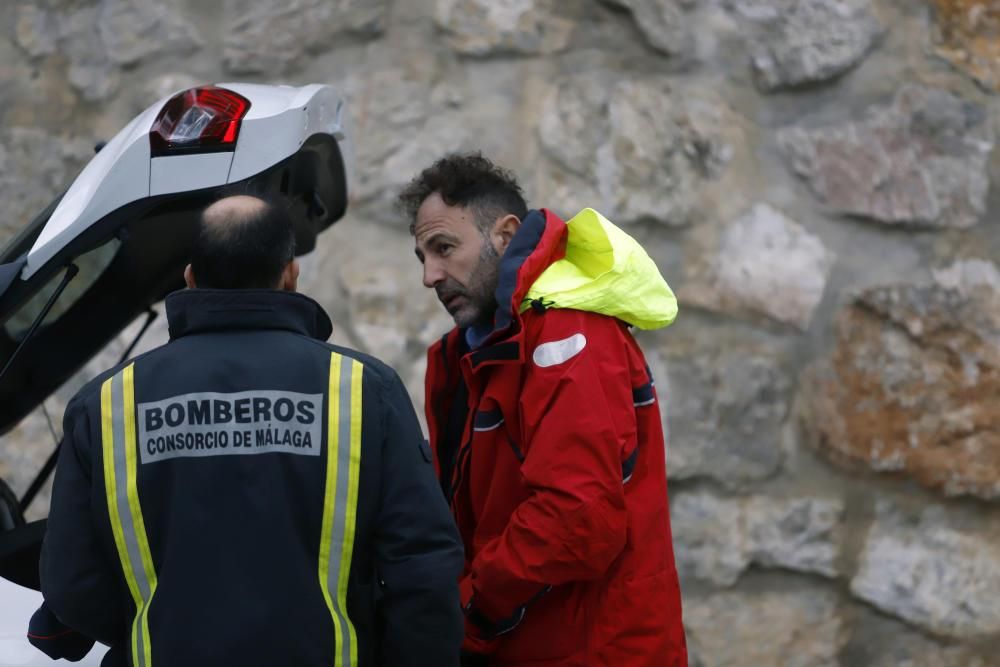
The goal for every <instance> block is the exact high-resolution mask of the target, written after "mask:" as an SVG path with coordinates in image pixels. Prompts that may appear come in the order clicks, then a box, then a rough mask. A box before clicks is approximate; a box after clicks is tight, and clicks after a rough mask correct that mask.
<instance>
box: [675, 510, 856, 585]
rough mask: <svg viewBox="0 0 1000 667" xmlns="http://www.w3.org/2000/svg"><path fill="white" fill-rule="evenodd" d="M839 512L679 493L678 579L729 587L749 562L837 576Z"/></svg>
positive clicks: (839, 529) (676, 513)
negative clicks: (690, 578)
mask: <svg viewBox="0 0 1000 667" xmlns="http://www.w3.org/2000/svg"><path fill="white" fill-rule="evenodd" d="M843 512H844V504H843V502H841V501H839V500H830V499H826V498H811V497H798V498H769V497H765V496H755V497H749V498H727V497H723V496H718V495H715V494H712V493H707V492H692V493H682V494H679V495H677V496H676V497H675V498H674V499H673V500H672V502H671V505H670V513H671V517H672V526H673V531H674V549H675V554H676V556H677V567H678V571H679V573H680V576H681V579H682V581H683V580H685V579H686V578H687V577H689V576H693V577H694V578H696V579H701V580H704V581H708V582H710V583H713V584H715V585H718V586H731V585H732V584H734V583H736V580H737V579H738V578H739V576H740V574H742V573H743V571H744V570H745V569H746V568H747V567H749V566H750V564H751V563H754V564H757V565H762V566H765V567H780V568H785V569H789V570H795V571H799V572H814V573H816V574H821V575H824V576H828V577H832V576H835V575H836V574H837V565H836V561H837V557H838V552H839V542H840V538H841V536H840V531H841V521H842V516H843Z"/></svg>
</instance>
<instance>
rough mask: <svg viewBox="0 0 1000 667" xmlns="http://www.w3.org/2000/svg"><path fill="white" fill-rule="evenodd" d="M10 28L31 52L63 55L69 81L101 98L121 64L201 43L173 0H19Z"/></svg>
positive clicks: (92, 97)
mask: <svg viewBox="0 0 1000 667" xmlns="http://www.w3.org/2000/svg"><path fill="white" fill-rule="evenodd" d="M14 31H15V39H16V41H17V44H18V45H19V46H20V47H21V48H22V49H24V51H25V52H26V53H27V54H28V55H29V56H31V57H33V58H41V57H44V56H49V55H52V54H56V53H58V54H62V55H64V56H65V57H66V58H67V59H68V61H69V67H68V70H67V78H68V80H69V82H70V84H72V86H73V87H74V88H75V89H77V90H78V91H79V92H80V94H81V95H82V96H83V97H84V98H85V99H87V100H103V99H107V98H108V97H110V96H111V95H112V94H113V93H115V92H116V91H117V90H118V86H119V84H120V81H121V68H122V67H123V66H124V67H129V66H134V65H137V64H139V63H140V62H141V61H143V60H146V59H149V58H150V57H151V56H154V55H157V54H163V53H167V52H186V51H187V52H193V51H196V50H197V49H199V48H200V47H201V37H200V36H199V34H198V32H197V30H196V29H195V27H194V26H193V25H192V24H191V23H190V22H188V21H186V20H185V19H183V18H182V17H181V16H180V15H179V13H178V8H177V6H176V3H175V2H152V1H150V0H99V1H98V2H94V3H90V4H89V5H88V4H83V3H71V2H56V1H53V0H50V1H49V2H45V3H40V4H22V5H20V6H19V7H18V11H17V16H16V19H15V25H14Z"/></svg>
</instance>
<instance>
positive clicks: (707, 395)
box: [660, 325, 791, 488]
mask: <svg viewBox="0 0 1000 667" xmlns="http://www.w3.org/2000/svg"><path fill="white" fill-rule="evenodd" d="M674 326H675V327H677V329H676V330H674V331H671V336H670V338H669V341H670V342H669V344H668V345H665V346H663V347H661V348H660V353H661V354H662V356H663V358H664V361H665V363H666V366H667V378H668V380H667V383H668V385H669V394H663V392H662V389H661V395H662V396H663V406H664V407H663V412H664V414H665V416H666V418H667V419H668V421H669V426H670V428H669V432H670V438H669V442H668V443H667V472H668V475H669V476H670V478H671V479H692V478H699V477H709V478H712V479H715V480H717V481H719V482H721V483H723V484H724V485H726V486H728V487H731V488H739V487H742V486H745V485H747V484H750V483H753V482H757V481H760V480H763V479H766V478H767V477H769V476H771V475H773V474H775V473H776V472H777V471H778V470H779V469H780V468H781V465H782V462H783V460H784V453H783V451H782V448H781V425H782V423H783V422H784V419H785V416H786V414H787V412H788V401H789V397H788V393H789V390H790V388H791V380H790V379H789V377H788V376H787V375H786V370H785V365H786V363H787V360H786V359H785V357H784V352H783V351H782V350H781V348H780V345H779V344H777V343H775V342H774V341H771V340H769V339H767V338H751V337H747V336H741V335H738V334H735V332H734V333H733V335H724V336H719V337H716V336H705V335H704V333H703V332H702V331H698V330H691V331H689V330H688V329H686V328H685V329H681V328H680V327H679V326H678V325H674Z"/></svg>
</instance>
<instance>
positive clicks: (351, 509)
mask: <svg viewBox="0 0 1000 667" xmlns="http://www.w3.org/2000/svg"><path fill="white" fill-rule="evenodd" d="M351 366H352V368H351V442H350V452H349V454H348V455H349V456H350V459H349V461H350V463H349V466H350V468H349V471H348V476H347V505H346V506H345V507H344V508H343V510H342V511H343V512H345V518H344V546H343V555H342V556H341V559H340V576H339V577H338V580H337V581H338V583H337V599H338V600H339V602H340V608H341V609H343V610H345V611H346V610H347V581H348V579H349V577H350V573H351V558H352V557H353V556H354V528H355V524H356V522H357V517H358V474H359V473H360V468H361V380H362V374H363V373H364V368H363V366H362V365H361V363H360V362H359V361H356V360H352V361H351ZM345 444H346V443H341V447H344V446H345ZM347 630H348V632H349V633H350V636H351V645H350V646H351V647H350V664H351V665H354V664H356V663H357V661H358V638H357V636H356V635H355V632H354V625H352V624H351V622H350V620H348V622H347Z"/></svg>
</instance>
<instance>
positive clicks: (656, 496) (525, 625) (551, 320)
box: [426, 209, 687, 667]
mask: <svg viewBox="0 0 1000 667" xmlns="http://www.w3.org/2000/svg"><path fill="white" fill-rule="evenodd" d="M584 213H586V214H588V217H587V218H586V220H585V221H584V222H581V223H580V224H579V228H580V229H581V230H584V229H585V224H584V223H586V225H588V226H589V227H587V228H588V229H589V233H591V234H590V238H588V237H587V235H585V234H583V232H581V234H579V235H578V237H579V238H578V239H577V240H579V241H580V243H577V244H576V245H574V243H573V240H574V238H573V235H571V234H569V233H568V230H569V229H573V228H574V227H573V225H574V221H576V220H577V218H581V216H583V215H584ZM584 213H581V215H580V216H577V218H574V219H573V220H571V221H570V225H571V227H569V228H568V227H567V224H566V223H564V222H563V221H561V220H559V219H558V218H557V217H556V216H555V215H553V214H552V213H550V212H548V211H545V210H542V211H540V212H538V211H533V212H531V213H529V215H528V216H526V217H525V219H524V221H522V224H521V228H520V229H519V230H518V233H517V234H516V235H515V237H514V239H513V240H512V242H511V244H510V247H509V248H508V250H507V251H506V252H505V254H504V256H503V258H502V260H501V275H500V283H499V287H498V290H497V296H498V302H499V303H500V304H501V306H500V308H499V310H498V311H497V317H496V323H495V329H494V331H493V333H492V334H490V336H489V337H488V338H487V339H486V341H485V343H484V344H482V345H481V346H480V347H478V348H477V349H474V350H471V351H470V350H469V347H468V345H467V344H466V336H465V330H457V329H456V330H452V331H451V332H450V333H449V334H447V335H446V336H445V337H444V338H443V339H442V340H441V341H439V342H438V343H436V344H435V345H433V346H432V347H431V348H430V350H429V352H428V368H427V377H426V390H427V394H426V396H427V401H426V406H427V421H428V427H429V434H430V440H431V443H432V449H433V451H434V456H435V464H436V466H437V470H438V474H439V478H440V479H441V482H442V488H443V489H444V491H445V493H446V495H447V496H448V500H449V502H450V504H451V507H452V511H453V512H454V515H455V519H456V521H457V523H458V527H459V531H460V533H461V535H462V538H463V541H464V543H465V548H466V549H465V555H466V564H465V571H464V574H463V576H462V579H461V586H460V588H461V593H462V605H463V609H464V610H465V613H466V640H465V649H466V650H471V651H475V652H482V653H488V654H490V656H491V657H490V665H493V666H497V665H499V666H503V667H515V666H518V667H519V666H525V667H527V666H529V665H530V666H531V667H556V666H558V667H577V666H579V667H597V666H605V665H606V666H609V667H611V666H613V667H618V666H628V667H686V666H687V650H686V647H685V639H684V630H683V626H682V623H681V600H680V591H679V587H678V582H677V572H676V569H675V565H674V556H673V548H672V542H671V533H670V517H669V511H668V501H667V486H666V484H667V482H666V479H667V478H666V469H665V464H664V442H663V432H662V427H661V421H660V412H659V404H658V399H657V395H656V390H655V388H654V385H653V379H652V377H650V372H649V369H648V367H647V365H646V363H645V360H644V357H643V354H642V351H641V350H640V349H639V346H638V345H637V343H636V341H635V339H634V338H633V337H632V334H631V333H630V331H629V327H628V325H627V324H626V322H625V321H623V320H622V319H618V317H612V316H611V315H609V314H604V312H605V311H606V312H616V313H617V314H619V315H621V316H623V317H626V318H627V317H628V314H627V313H629V312H631V311H630V310H629V308H621V306H622V304H626V305H627V303H626V302H628V301H629V300H630V299H634V298H636V294H637V293H638V292H641V291H643V290H646V291H648V290H647V289H646V288H645V287H639V288H635V289H631V292H632V293H631V294H629V293H621V294H618V293H616V292H615V290H616V289H618V288H619V287H622V286H625V287H627V285H628V279H629V276H631V278H632V279H636V276H635V275H634V274H635V271H634V270H628V266H632V267H633V268H634V266H635V263H634V262H633V263H632V264H631V265H628V266H626V267H625V268H626V270H625V271H622V272H621V273H622V274H627V275H625V277H624V278H623V277H622V276H616V275H615V271H614V270H609V271H604V270H603V268H602V269H595V268H594V266H595V265H594V264H593V263H591V264H590V265H589V266H588V259H587V253H591V251H593V250H594V243H593V241H594V238H593V233H597V234H598V235H599V236H601V238H602V239H604V241H606V242H607V243H606V247H605V248H604V250H605V252H604V255H603V257H604V258H605V259H607V257H609V256H611V255H614V253H615V252H619V254H620V252H621V248H620V246H621V245H622V244H621V243H619V241H622V240H623V239H625V240H627V241H628V242H631V244H632V245H631V246H630V247H629V248H628V249H627V250H628V251H629V252H630V253H632V255H633V257H631V259H633V260H634V259H636V257H638V258H639V262H640V264H641V266H642V267H643V268H644V269H645V270H646V272H647V273H649V271H650V268H649V267H652V269H651V270H652V274H655V278H656V279H658V281H659V283H662V287H660V286H659V285H653V286H652V287H651V288H650V289H653V290H654V291H655V290H660V291H659V292H658V293H657V294H658V295H660V296H662V295H664V294H665V295H668V296H669V299H665V300H664V299H661V300H660V301H658V302H657V301H656V299H652V298H650V299H645V301H644V302H643V303H639V305H638V307H639V309H641V308H643V307H649V306H650V305H651V304H652V307H653V308H654V309H655V308H657V307H658V306H657V303H663V302H664V301H665V302H666V303H668V304H671V303H672V304H674V306H673V308H674V309H673V311H672V312H668V313H666V314H665V315H664V316H663V318H662V321H661V324H662V323H663V322H666V323H669V321H670V320H672V319H673V315H674V314H675V313H676V305H675V304H676V302H675V301H673V294H672V293H670V291H669V287H667V286H666V283H665V282H663V280H662V278H661V277H659V272H658V271H656V269H655V265H653V264H652V261H651V260H649V258H648V256H646V255H645V253H644V252H642V250H641V248H639V249H638V252H637V253H636V248H638V244H635V242H634V241H632V240H631V239H630V238H629V237H627V236H625V235H624V233H623V232H621V230H619V229H617V228H616V227H614V226H613V225H610V223H608V222H607V221H606V220H604V219H603V218H601V217H600V216H599V214H596V212H594V211H590V210H589V209H588V210H587V211H585V212H584ZM595 216H596V217H595ZM594 224H598V225H599V228H595V227H594ZM600 225H603V228H600ZM595 229H596V232H595ZM567 241H569V246H570V253H567ZM581 253H582V254H581ZM568 254H572V255H573V258H572V259H573V260H575V265H574V266H569V267H568V268H569V270H570V273H572V272H573V271H576V270H577V268H578V267H580V266H584V267H585V268H586V269H587V270H585V271H583V272H582V273H583V274H585V275H583V277H582V278H581V277H580V276H576V275H575V274H573V275H570V276H569V278H570V279H571V280H570V282H573V281H574V280H575V282H573V284H574V285H576V286H578V287H579V286H580V285H584V289H583V290H582V291H583V293H587V289H590V288H591V287H593V286H595V285H596V286H598V287H599V289H596V288H595V289H593V290H592V291H591V292H590V293H589V297H588V296H586V294H585V296H584V297H583V298H576V299H575V300H574V299H573V298H566V299H564V300H565V301H566V302H567V303H574V304H575V307H574V308H566V307H560V303H559V302H560V300H561V299H560V298H559V295H558V294H554V295H553V298H552V299H547V298H546V296H545V295H542V294H538V293H537V290H534V291H530V290H529V288H531V287H532V286H533V285H534V284H535V283H536V281H537V282H544V281H539V280H538V279H539V277H540V276H541V275H542V274H543V272H544V271H545V270H546V269H548V268H549V267H550V266H552V265H553V264H554V263H556V262H557V261H559V260H563V261H562V262H561V263H560V265H559V266H560V267H562V268H567V267H566V266H565V265H566V264H567V261H566V260H567V257H568ZM640 255H641V256H640ZM615 257H616V259H615V260H614V261H613V262H612V261H608V262H607V263H606V265H605V266H604V268H608V267H611V265H612V264H615V263H617V264H618V265H622V263H621V262H619V261H618V256H617V255H615ZM626 264H628V263H626ZM574 267H576V268H574ZM618 268H621V266H619V267H618ZM652 274H649V275H647V276H645V277H643V276H640V277H639V280H640V282H641V283H642V284H647V283H649V280H647V278H649V277H650V276H651V275H652ZM566 276H567V274H566V273H565V271H564V272H563V277H564V278H566ZM557 278H558V276H557ZM643 281H644V282H643ZM548 282H550V283H552V284H553V285H555V286H557V287H558V286H559V283H558V280H556V281H555V282H552V281H548ZM565 282H566V281H565V280H564V281H563V284H562V286H563V287H565V286H566V284H565ZM616 286H617V287H616ZM633 287H635V286H634V285H633ZM663 290H665V292H664V291H663ZM580 293H581V290H579V289H578V290H576V292H575V294H576V295H577V296H579V294H580ZM529 294H532V295H534V296H533V298H529V297H528V296H527V295H529ZM569 294H570V297H572V296H573V294H574V292H572V290H571V291H570V292H569ZM595 295H596V296H595ZM637 298H638V299H639V300H640V301H641V300H643V297H642V295H641V294H640V295H639V296H638V297H637ZM588 308H592V309H588ZM647 310H648V308H647ZM623 313H624V314H623ZM634 319H641V318H639V317H636V318H634ZM647 324H648V322H647Z"/></svg>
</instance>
